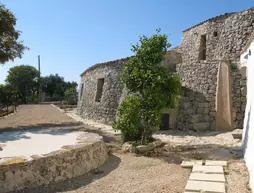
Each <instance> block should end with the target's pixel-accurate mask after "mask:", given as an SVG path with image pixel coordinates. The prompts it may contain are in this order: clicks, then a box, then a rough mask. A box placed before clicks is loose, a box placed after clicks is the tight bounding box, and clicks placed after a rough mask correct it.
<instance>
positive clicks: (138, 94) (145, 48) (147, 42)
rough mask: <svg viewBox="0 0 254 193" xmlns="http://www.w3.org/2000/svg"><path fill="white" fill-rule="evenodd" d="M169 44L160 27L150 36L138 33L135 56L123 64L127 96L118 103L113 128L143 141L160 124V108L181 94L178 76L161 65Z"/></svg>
mask: <svg viewBox="0 0 254 193" xmlns="http://www.w3.org/2000/svg"><path fill="white" fill-rule="evenodd" d="M169 46H170V44H169V43H168V41H167V35H165V34H160V30H157V33H156V34H154V35H152V36H151V37H147V36H141V37H140V39H139V42H138V43H137V44H136V45H133V46H132V51H133V52H134V53H135V56H133V57H132V58H131V59H130V60H129V61H127V62H126V63H125V64H124V66H123V73H122V76H121V80H122V82H123V83H124V84H125V85H126V87H127V90H128V91H129V94H130V96H127V97H126V98H125V99H124V101H123V102H122V104H121V105H120V106H119V111H118V116H119V118H118V120H117V121H116V122H115V123H114V124H113V128H114V129H115V130H121V132H122V134H127V136H128V137H134V138H133V140H137V139H139V140H141V143H142V144H146V143H148V142H149V141H150V140H151V137H152V131H154V130H156V129H158V128H159V127H160V124H161V115H162V113H163V110H164V109H165V108H170V107H173V106H175V105H176V103H177V99H178V96H179V94H180V90H181V82H180V79H179V77H178V76H177V75H176V74H175V73H173V72H171V71H169V70H167V69H165V68H164V67H162V66H161V65H160V64H161V62H162V60H163V59H164V57H165V55H166V52H167V48H168V47H169ZM134 111H136V112H134ZM134 115H136V116H137V117H135V119H133V117H134ZM140 129H141V131H142V132H140ZM134 130H135V131H134Z"/></svg>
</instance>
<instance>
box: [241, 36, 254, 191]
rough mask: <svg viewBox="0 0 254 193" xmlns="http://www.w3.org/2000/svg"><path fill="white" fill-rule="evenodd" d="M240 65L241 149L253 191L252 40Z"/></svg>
mask: <svg viewBox="0 0 254 193" xmlns="http://www.w3.org/2000/svg"><path fill="white" fill-rule="evenodd" d="M241 66H242V67H245V66H246V67H247V79H248V80H247V105H246V109H245V118H244V129H243V144H242V145H243V149H244V158H245V161H246V165H247V167H248V169H249V173H250V186H251V189H252V191H254V41H252V43H251V44H250V46H249V47H248V48H247V49H246V51H245V52H244V53H243V54H242V55H241Z"/></svg>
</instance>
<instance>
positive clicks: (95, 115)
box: [78, 59, 126, 123]
mask: <svg viewBox="0 0 254 193" xmlns="http://www.w3.org/2000/svg"><path fill="white" fill-rule="evenodd" d="M125 61H126V59H123V60H116V61H112V62H107V63H103V64H99V65H98V66H95V67H94V68H93V69H88V71H86V72H85V73H84V74H83V75H82V77H81V85H82V84H83V85H84V86H83V92H82V94H81V91H80V93H79V102H78V114H79V115H80V116H81V117H82V118H85V119H91V120H94V121H98V122H102V123H111V122H113V121H114V120H115V116H116V112H117V107H118V105H119V101H120V98H121V95H122V90H123V85H122V84H121V83H120V75H121V71H122V64H123V63H124V62H125ZM100 78H104V85H103V89H102V96H101V100H100V101H99V102H98V101H96V92H97V81H98V79H100Z"/></svg>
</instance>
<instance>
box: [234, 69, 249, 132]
mask: <svg viewBox="0 0 254 193" xmlns="http://www.w3.org/2000/svg"><path fill="white" fill-rule="evenodd" d="M231 75H232V103H233V104H232V113H233V129H242V128H243V120H244V114H245V107H246V102H247V98H246V95H247V86H246V84H247V82H246V81H247V79H246V76H244V75H243V74H242V73H241V71H240V70H239V69H236V70H233V71H232V72H231Z"/></svg>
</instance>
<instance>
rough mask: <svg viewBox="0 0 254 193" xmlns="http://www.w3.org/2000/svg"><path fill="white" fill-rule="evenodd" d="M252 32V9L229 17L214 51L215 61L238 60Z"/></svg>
mask: <svg viewBox="0 0 254 193" xmlns="http://www.w3.org/2000/svg"><path fill="white" fill-rule="evenodd" d="M253 32H254V8H251V9H248V10H245V11H241V12H238V13H235V14H233V15H231V16H229V17H228V18H227V19H226V20H225V22H224V23H223V26H222V30H221V33H220V36H219V40H218V43H217V45H216V49H215V55H214V56H215V57H216V58H217V59H221V58H226V59H232V60H234V59H238V60H239V59H240V52H241V51H242V49H243V48H244V46H245V45H246V44H247V41H248V40H249V38H250V36H251V34H252V33H253Z"/></svg>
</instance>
